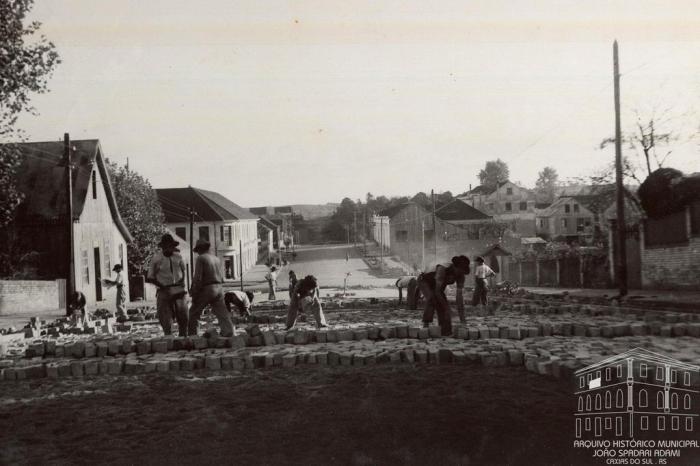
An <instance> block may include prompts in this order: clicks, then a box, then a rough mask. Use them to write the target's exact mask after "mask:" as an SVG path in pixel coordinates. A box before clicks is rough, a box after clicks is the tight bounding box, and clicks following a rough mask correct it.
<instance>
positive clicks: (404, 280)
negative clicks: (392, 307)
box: [396, 275, 419, 309]
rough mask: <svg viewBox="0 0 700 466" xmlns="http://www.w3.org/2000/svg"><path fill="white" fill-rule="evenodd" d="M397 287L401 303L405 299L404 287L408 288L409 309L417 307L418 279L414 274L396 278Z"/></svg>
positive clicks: (407, 300)
mask: <svg viewBox="0 0 700 466" xmlns="http://www.w3.org/2000/svg"><path fill="white" fill-rule="evenodd" d="M396 288H398V289H399V304H401V302H402V301H403V289H404V288H406V304H407V305H408V308H409V309H417V308H418V307H417V305H418V293H419V292H418V279H417V278H416V277H414V276H413V275H404V276H403V277H401V278H399V279H398V280H396Z"/></svg>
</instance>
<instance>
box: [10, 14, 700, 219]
mask: <svg viewBox="0 0 700 466" xmlns="http://www.w3.org/2000/svg"><path fill="white" fill-rule="evenodd" d="M32 19H35V20H38V21H41V22H42V23H43V26H42V29H41V31H42V33H43V34H44V35H46V36H47V37H48V38H49V39H50V40H51V41H52V42H53V43H54V44H55V45H56V47H57V50H58V52H59V54H60V56H61V59H62V63H61V64H60V65H59V67H58V68H57V70H56V72H55V73H54V75H53V77H52V78H51V80H50V82H49V88H50V90H51V91H50V92H49V93H47V94H42V95H36V96H34V97H33V99H32V103H33V104H34V106H35V108H36V109H37V111H38V113H39V114H38V116H30V115H26V116H23V117H22V118H21V120H20V126H21V127H22V128H23V129H25V130H26V132H27V134H28V136H29V137H30V139H31V140H58V139H62V137H63V133H65V132H69V133H70V135H71V138H73V139H92V138H96V139H99V140H100V141H101V144H102V148H103V150H104V152H105V154H106V155H107V157H109V158H110V159H112V160H114V161H116V162H118V163H121V164H123V163H125V162H126V160H127V158H128V160H129V166H130V167H131V168H132V169H134V170H136V171H138V172H139V173H141V174H142V175H143V176H145V177H146V178H148V179H149V180H150V182H151V183H152V185H153V186H154V187H156V188H166V187H182V186H188V185H192V186H195V187H199V188H204V189H210V190H214V191H218V192H220V193H221V194H223V195H225V196H227V197H229V198H230V199H231V200H233V201H234V202H236V203H238V204H240V205H243V206H248V207H250V206H260V205H284V204H298V203H321V204H322V203H326V202H339V201H340V200H341V199H342V198H344V197H350V198H352V199H358V198H360V199H364V198H365V195H366V193H368V192H371V193H372V194H374V195H375V196H377V195H381V194H384V195H387V196H391V195H411V194H414V193H416V192H418V191H426V192H430V190H431V189H435V190H436V191H437V192H442V191H446V190H449V191H451V192H452V193H453V194H458V193H461V192H464V191H466V190H467V189H469V186H470V185H472V186H476V185H477V184H478V178H477V174H478V172H479V170H480V169H481V168H483V166H484V165H485V163H486V161H488V160H493V159H496V158H501V159H502V160H504V161H505V162H506V163H507V164H508V165H509V168H510V175H511V176H510V178H511V180H513V181H516V182H519V183H521V184H523V185H525V186H533V185H534V183H535V180H536V179H537V174H538V172H539V171H540V170H541V169H542V168H543V167H544V166H547V165H549V166H553V167H554V168H556V170H557V171H558V173H559V177H560V179H562V180H564V179H567V178H573V177H578V176H585V175H587V174H591V173H592V172H594V171H596V170H599V169H601V168H603V167H605V166H606V165H607V164H609V163H610V162H611V161H612V160H613V158H614V149H613V147H612V146H609V147H607V148H606V149H602V150H601V149H599V143H600V141H601V140H602V139H604V138H606V137H610V136H612V135H613V133H614V112H613V109H614V107H613V85H612V82H613V60H612V43H613V41H614V40H615V39H617V40H618V41H619V44H620V71H621V73H622V77H621V98H622V127H623V131H627V130H632V129H634V125H635V121H636V118H637V115H641V116H642V117H643V118H648V117H649V116H650V115H652V114H653V112H656V114H657V115H658V114H662V113H664V112H666V113H664V114H665V115H666V116H668V120H669V121H668V122H667V123H665V125H667V127H665V128H663V129H668V130H673V131H674V132H676V133H678V134H679V135H680V136H682V138H681V140H679V141H677V142H675V143H674V145H673V148H672V149H673V153H672V154H671V156H670V157H669V159H668V162H667V165H669V166H673V167H676V168H678V169H680V170H682V171H684V172H694V171H700V157H698V153H699V150H700V145H699V142H698V139H690V136H691V135H693V134H694V133H695V132H697V129H698V127H700V10H698V8H697V3H696V2H693V1H673V2H669V1H668V0H666V1H654V2H650V1H636V2H629V1H610V0H605V1H598V0H590V1H587V2H583V3H582V2H580V1H561V0H559V1H532V2H526V1H517V2H515V1H511V2H504V1H494V0H487V1H466V0H460V1H438V2H426V1H406V0H402V1H394V0H385V1H376V0H374V1H371V0H370V1H364V0H353V1H351V2H348V1H346V0H345V1H336V0H319V1H296V2H291V1H280V0H266V1H259V0H245V1H232V0H225V1H224V0H222V1H202V2H192V1H179V0H167V1H155V0H149V1H147V2H143V1H125V0H118V1H112V0H101V1H99V2H96V1H94V0H41V1H38V2H37V4H36V5H35V7H34V10H33V12H32ZM664 118H665V117H664ZM631 154H633V153H631Z"/></svg>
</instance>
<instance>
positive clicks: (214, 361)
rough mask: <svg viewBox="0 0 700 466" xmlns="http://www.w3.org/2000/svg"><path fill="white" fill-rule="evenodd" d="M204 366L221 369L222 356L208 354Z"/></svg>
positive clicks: (210, 368)
mask: <svg viewBox="0 0 700 466" xmlns="http://www.w3.org/2000/svg"><path fill="white" fill-rule="evenodd" d="M204 366H205V367H206V368H207V369H209V370H219V369H221V356H219V355H218V354H208V355H207V357H206V359H205V364H204Z"/></svg>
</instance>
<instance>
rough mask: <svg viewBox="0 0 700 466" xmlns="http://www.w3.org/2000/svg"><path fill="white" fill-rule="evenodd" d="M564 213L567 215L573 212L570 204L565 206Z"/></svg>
mask: <svg viewBox="0 0 700 466" xmlns="http://www.w3.org/2000/svg"><path fill="white" fill-rule="evenodd" d="M564 212H565V213H567V214H568V213H569V212H571V206H570V205H569V204H564Z"/></svg>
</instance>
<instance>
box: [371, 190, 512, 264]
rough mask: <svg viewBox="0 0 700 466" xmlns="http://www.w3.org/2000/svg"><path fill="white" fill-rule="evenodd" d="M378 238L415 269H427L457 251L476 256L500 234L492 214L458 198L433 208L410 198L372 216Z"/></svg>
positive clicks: (498, 238) (392, 252)
mask: <svg viewBox="0 0 700 466" xmlns="http://www.w3.org/2000/svg"><path fill="white" fill-rule="evenodd" d="M373 222H374V225H373V233H374V239H375V241H377V242H379V239H380V238H383V242H384V244H385V247H386V249H387V252H388V253H390V254H391V255H395V256H398V257H399V258H400V259H401V260H402V261H403V262H405V263H407V264H409V265H410V266H413V267H414V268H415V269H421V270H428V269H431V268H433V267H434V266H435V265H436V264H438V263H441V262H445V261H449V260H450V258H452V257H453V256H456V255H462V254H463V255H466V256H468V257H469V258H470V259H472V260H473V259H474V258H475V257H476V256H477V255H479V254H481V253H482V252H483V251H484V250H486V249H487V248H488V247H490V246H492V245H494V244H496V243H498V242H499V241H500V240H501V238H500V237H499V236H498V235H497V234H496V233H495V229H494V226H495V223H494V221H493V218H492V217H491V216H489V215H486V214H485V213H484V212H481V211H479V210H478V209H476V208H474V207H472V206H470V205H468V204H466V203H464V202H462V201H460V200H456V201H454V202H453V203H451V204H449V205H447V206H445V207H444V208H441V209H437V210H436V213H435V223H433V214H432V212H430V211H428V210H426V209H425V208H423V207H421V206H420V205H418V204H416V203H413V202H408V203H405V204H401V205H398V206H394V207H391V208H389V209H385V210H383V211H381V212H379V214H378V215H376V216H374V218H373Z"/></svg>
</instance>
